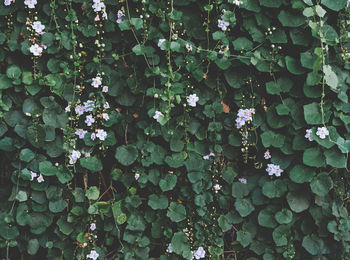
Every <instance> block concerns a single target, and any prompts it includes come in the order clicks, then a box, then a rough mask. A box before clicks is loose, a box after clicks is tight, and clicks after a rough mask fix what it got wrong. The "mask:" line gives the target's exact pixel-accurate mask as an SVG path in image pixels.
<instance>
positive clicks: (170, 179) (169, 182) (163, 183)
mask: <svg viewBox="0 0 350 260" xmlns="http://www.w3.org/2000/svg"><path fill="white" fill-rule="evenodd" d="M176 182H177V177H176V175H174V174H167V175H166V176H165V178H164V179H161V180H160V181H159V187H160V189H161V190H162V191H163V192H164V191H169V190H173V189H174V187H175V186H176Z"/></svg>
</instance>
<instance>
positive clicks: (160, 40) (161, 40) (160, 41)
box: [158, 39, 166, 47]
mask: <svg viewBox="0 0 350 260" xmlns="http://www.w3.org/2000/svg"><path fill="white" fill-rule="evenodd" d="M165 41H166V40H165V39H159V41H158V47H160V46H161V45H162V44H163V42H165Z"/></svg>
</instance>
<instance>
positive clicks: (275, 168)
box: [266, 163, 283, 177]
mask: <svg viewBox="0 0 350 260" xmlns="http://www.w3.org/2000/svg"><path fill="white" fill-rule="evenodd" d="M266 171H267V172H268V174H269V175H275V176H276V177H280V176H281V173H282V172H283V170H282V169H281V168H280V166H279V165H276V164H272V163H269V164H268V165H267V168H266Z"/></svg>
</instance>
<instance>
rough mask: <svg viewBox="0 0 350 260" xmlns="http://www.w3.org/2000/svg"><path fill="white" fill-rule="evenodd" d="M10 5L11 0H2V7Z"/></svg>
mask: <svg viewBox="0 0 350 260" xmlns="http://www.w3.org/2000/svg"><path fill="white" fill-rule="evenodd" d="M11 3H12V0H4V5H5V6H9V5H11Z"/></svg>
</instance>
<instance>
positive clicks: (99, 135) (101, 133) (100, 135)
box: [96, 129, 107, 141]
mask: <svg viewBox="0 0 350 260" xmlns="http://www.w3.org/2000/svg"><path fill="white" fill-rule="evenodd" d="M96 137H97V138H98V139H100V140H101V141H103V140H105V139H106V137H107V132H106V131H105V130H103V129H97V134H96Z"/></svg>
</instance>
